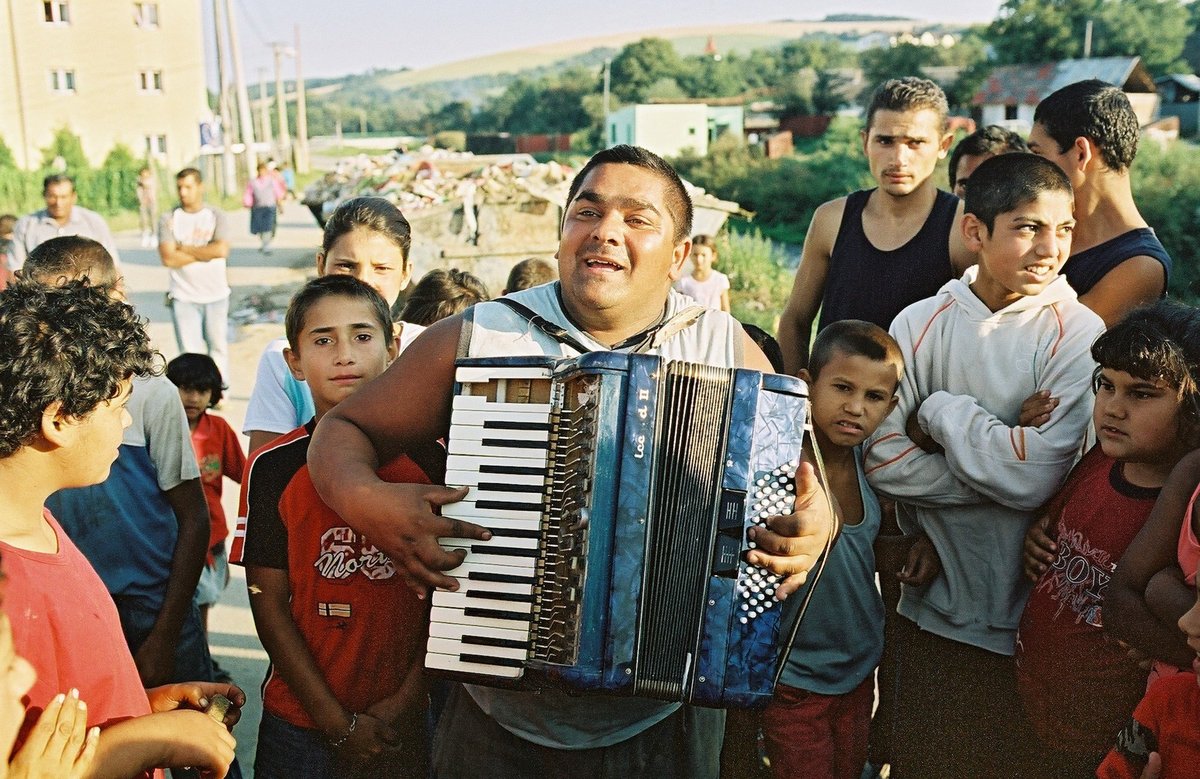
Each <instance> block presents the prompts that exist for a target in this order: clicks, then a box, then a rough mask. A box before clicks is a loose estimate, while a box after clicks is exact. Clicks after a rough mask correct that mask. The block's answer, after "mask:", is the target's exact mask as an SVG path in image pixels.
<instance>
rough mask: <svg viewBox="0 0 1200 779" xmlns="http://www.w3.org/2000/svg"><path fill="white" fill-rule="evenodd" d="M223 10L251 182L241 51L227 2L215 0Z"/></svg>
mask: <svg viewBox="0 0 1200 779" xmlns="http://www.w3.org/2000/svg"><path fill="white" fill-rule="evenodd" d="M216 2H217V3H220V4H221V5H222V6H223V7H224V9H225V21H226V22H228V23H229V51H230V53H231V54H232V56H233V79H234V83H235V84H236V85H237V103H238V122H239V123H240V125H241V128H242V144H243V145H244V146H245V151H244V152H243V155H242V156H243V164H244V165H245V167H246V180H247V181H252V180H253V179H254V177H255V176H256V175H257V174H258V160H257V159H255V157H254V127H253V125H252V123H251V121H252V120H251V117H250V94H249V92H247V90H246V74H245V71H244V70H242V50H241V49H240V48H239V47H238V38H237V20H236V19H234V17H233V8H232V7H231V6H230V5H229V0H216Z"/></svg>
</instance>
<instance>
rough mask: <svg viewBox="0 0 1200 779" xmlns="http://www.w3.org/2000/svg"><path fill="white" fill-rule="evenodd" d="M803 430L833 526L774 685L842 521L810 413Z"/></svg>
mask: <svg viewBox="0 0 1200 779" xmlns="http://www.w3.org/2000/svg"><path fill="white" fill-rule="evenodd" d="M804 431H805V433H806V434H807V436H808V438H809V441H811V442H812V451H813V460H815V461H816V466H817V478H818V479H819V480H820V482H821V489H822V491H823V492H824V493H825V504H826V506H828V507H829V516H830V517H831V518H832V520H833V527H831V528H830V529H829V539H828V540H827V541H826V542H825V550H824V551H823V552H822V553H821V558H820V560H819V561H818V563H817V564H816V566H814V567H813V568H812V569H810V570H809V575H808V579H807V582H806V584H807V585H808V591H807V592H805V593H804V600H803V601H801V603H800V608H799V609H797V610H796V616H795V619H793V620H792V625H791V628H790V629H789V630H788V634H787V641H785V642H784V644H783V646H782V647H781V649H780V652H779V664H778V665H777V666H776V668H775V685H778V684H779V679H780V677H781V676H783V670H784V668H785V667H786V666H787V661H788V656H789V655H791V653H792V646H793V645H794V644H795V643H796V636H797V635H798V634H799V633H800V623H801V621H803V619H804V615H805V614H806V613H807V612H808V604H809V603H811V602H812V597H813V593H814V592H815V591H816V589H817V583H818V582H819V581H820V580H821V574H823V573H824V572H825V564H826V563H828V562H829V554H830V553H831V552H832V551H833V545H834V543H836V542H837V539H838V536H839V535H841V532H842V522H841V519H840V518H839V517H838V515H837V511H835V510H834V507H833V496H832V495H831V494H830V492H829V490H830V487H829V477H828V476H827V475H826V473H825V459H824V458H823V457H821V448H820V447H819V446H818V445H817V439H816V436H815V435H813V429H812V415H811V414H810V415H809V418H808V421H807V422H806V423H805V425H804ZM797 465H798V463H797Z"/></svg>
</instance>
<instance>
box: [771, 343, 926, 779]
mask: <svg viewBox="0 0 1200 779" xmlns="http://www.w3.org/2000/svg"><path fill="white" fill-rule="evenodd" d="M808 366H809V367H808V368H807V369H806V370H802V371H800V378H802V379H804V380H805V381H807V382H808V392H809V402H810V404H811V406H810V408H811V414H812V426H813V435H812V439H815V443H816V445H817V447H818V448H819V450H820V455H821V458H822V460H823V461H824V465H825V472H824V479H825V484H826V487H827V488H828V489H829V491H830V494H831V495H832V496H833V498H834V502H835V505H836V506H837V510H838V515H839V518H840V520H841V523H842V532H841V535H840V537H839V538H838V542H837V544H836V545H835V546H834V548H833V551H832V552H831V553H830V555H829V559H828V561H827V562H826V564H825V571H824V573H823V575H822V576H821V584H820V591H819V592H818V593H817V597H816V598H814V599H813V600H812V601H811V603H810V605H809V607H808V610H807V612H806V613H805V615H804V619H803V621H802V622H801V624H800V628H799V632H798V633H797V635H796V640H795V642H794V644H793V646H792V649H791V652H790V654H789V655H788V658H787V661H786V664H785V666H784V670H783V675H782V677H781V679H780V684H779V685H778V686H777V687H776V689H775V697H774V699H773V700H772V701H771V704H770V705H769V706H768V707H767V709H766V711H764V712H763V736H764V739H765V743H766V748H767V754H768V756H769V757H770V758H771V772H772V773H773V774H774V775H775V776H777V777H780V778H781V779H782V777H795V776H822V777H830V778H831V779H857V777H858V776H859V775H860V774H861V772H862V768H863V764H864V763H865V762H866V758H867V735H868V733H869V729H870V724H871V708H872V704H873V703H874V700H875V685H874V673H873V672H874V670H875V666H876V665H878V664H879V657H880V655H881V654H882V653H883V616H884V612H883V600H882V599H881V597H880V594H879V590H878V589H877V588H876V586H875V553H874V551H873V548H872V546H873V544H874V543H875V537H876V536H877V535H878V534H879V523H880V509H879V501H878V500H876V498H875V494H874V493H873V492H871V488H870V487H869V486H867V481H866V476H864V474H863V467H862V448H861V444H862V442H863V441H865V440H866V439H867V437H868V436H869V435H871V434H872V433H874V432H875V429H876V428H877V427H878V426H879V424H880V423H881V422H882V421H883V420H884V418H885V417H887V415H888V414H889V413H890V412H891V410H892V409H893V408H895V406H896V401H897V398H896V389H897V387H898V386H899V384H900V376H901V374H902V373H903V372H904V360H903V358H902V357H901V355H900V347H899V346H898V345H897V344H896V342H895V341H894V340H892V337H891V336H889V335H888V334H887V333H886V332H885V331H884V330H883V328H881V327H879V326H878V325H875V324H871V323H870V322H863V321H861V320H857V319H847V320H843V321H841V322H835V323H833V324H831V325H829V326H827V327H826V328H825V329H824V330H822V331H821V332H820V334H819V335H818V336H817V340H816V342H815V343H814V344H813V348H812V353H811V355H810V357H809V362H808ZM812 439H809V440H807V441H805V454H806V456H807V457H808V459H809V460H810V461H814V458H813V451H812V446H813V440H812ZM803 600H804V598H800V597H793V598H790V599H788V601H787V609H788V612H789V619H790V618H794V617H795V613H796V608H795V607H796V606H797V605H798V604H799V603H801V602H802V601H803ZM787 624H789V622H788V620H787V619H785V625H787Z"/></svg>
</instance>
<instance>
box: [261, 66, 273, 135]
mask: <svg viewBox="0 0 1200 779" xmlns="http://www.w3.org/2000/svg"><path fill="white" fill-rule="evenodd" d="M258 128H259V130H261V131H262V139H263V143H265V144H267V145H268V146H270V145H272V143H273V141H272V140H271V104H270V103H268V102H267V69H266V68H259V69H258Z"/></svg>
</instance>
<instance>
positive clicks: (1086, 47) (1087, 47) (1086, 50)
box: [1083, 19, 1092, 59]
mask: <svg viewBox="0 0 1200 779" xmlns="http://www.w3.org/2000/svg"><path fill="white" fill-rule="evenodd" d="M1091 56H1092V20H1091V19H1088V20H1087V24H1086V25H1085V26H1084V28H1083V58H1084V59H1088V58H1089V57H1091Z"/></svg>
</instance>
